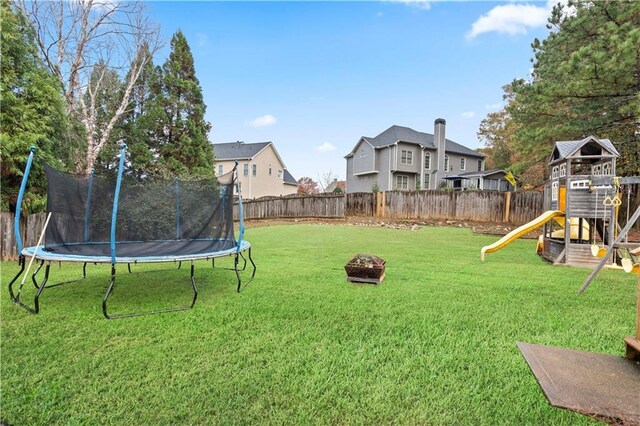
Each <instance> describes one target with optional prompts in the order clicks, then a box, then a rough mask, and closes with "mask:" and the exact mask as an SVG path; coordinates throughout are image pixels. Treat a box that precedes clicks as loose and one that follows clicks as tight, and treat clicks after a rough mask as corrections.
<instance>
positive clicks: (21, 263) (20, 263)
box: [9, 255, 25, 303]
mask: <svg viewBox="0 0 640 426" xmlns="http://www.w3.org/2000/svg"><path fill="white" fill-rule="evenodd" d="M18 266H20V270H19V271H18V273H17V274H16V276H15V277H13V279H12V280H11V282H10V283H9V296H10V297H11V300H12V301H13V302H14V303H18V298H19V296H20V293H19V292H18V297H16V295H15V294H14V293H13V284H14V283H15V282H16V281H18V278H20V276H21V275H22V273H23V272H24V268H25V261H24V256H23V255H20V256H18Z"/></svg>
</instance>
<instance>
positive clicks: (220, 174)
mask: <svg viewBox="0 0 640 426" xmlns="http://www.w3.org/2000/svg"><path fill="white" fill-rule="evenodd" d="M223 174H224V166H223V165H222V164H218V176H222V175H223Z"/></svg>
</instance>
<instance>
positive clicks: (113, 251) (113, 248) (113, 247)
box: [110, 143, 127, 265]
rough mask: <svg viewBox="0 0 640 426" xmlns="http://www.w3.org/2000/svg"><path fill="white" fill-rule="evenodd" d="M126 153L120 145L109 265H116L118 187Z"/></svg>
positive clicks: (124, 148)
mask: <svg viewBox="0 0 640 426" xmlns="http://www.w3.org/2000/svg"><path fill="white" fill-rule="evenodd" d="M126 153H127V145H126V144H124V143H123V144H122V151H120V164H119V165H118V179H117V180H116V192H115V194H114V195H113V211H112V212H111V244H110V245H111V264H112V265H115V264H116V220H117V218H118V199H119V198H120V186H121V185H122V170H123V169H124V157H125V156H126Z"/></svg>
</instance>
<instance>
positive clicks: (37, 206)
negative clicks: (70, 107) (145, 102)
mask: <svg viewBox="0 0 640 426" xmlns="http://www.w3.org/2000/svg"><path fill="white" fill-rule="evenodd" d="M0 25H1V27H0V37H1V38H0V40H1V43H2V44H1V61H0V63H1V68H0V96H1V98H0V103H1V104H2V110H1V112H0V146H1V147H2V148H1V150H0V159H1V161H2V185H1V186H2V210H10V211H15V207H16V200H17V195H18V189H19V187H20V182H21V180H22V173H23V169H24V165H25V160H26V158H27V155H28V153H29V151H28V148H29V146H31V145H35V146H37V148H38V155H39V156H40V157H41V158H44V159H46V160H47V161H49V162H54V163H57V162H56V160H55V158H54V157H53V155H52V153H54V152H55V153H59V154H60V156H59V157H58V158H61V159H62V160H64V159H65V152H67V151H68V150H69V148H70V145H69V144H68V143H67V141H66V140H65V134H66V131H67V119H66V114H65V105H64V101H63V98H62V95H61V88H60V86H59V84H58V83H57V80H56V79H55V78H53V77H52V76H51V75H50V74H49V73H48V72H47V71H46V69H45V67H44V65H43V64H42V63H41V61H40V60H39V59H38V57H37V50H36V46H35V43H34V39H33V33H32V29H31V28H30V27H29V25H28V24H27V23H26V21H25V20H24V17H23V16H22V15H21V14H20V13H18V12H17V11H16V10H14V9H13V8H12V6H11V5H10V3H9V2H8V1H5V0H3V1H1V2H0ZM66 158H68V157H66ZM58 165H60V164H58ZM29 188H30V191H29V194H28V195H27V198H26V199H25V205H24V207H23V211H24V212H25V213H28V212H33V211H38V210H41V209H42V208H44V202H45V198H44V196H43V194H44V192H45V180H44V176H43V172H42V170H41V168H39V167H38V165H37V164H35V165H34V168H33V169H32V173H31V175H30V177H29Z"/></svg>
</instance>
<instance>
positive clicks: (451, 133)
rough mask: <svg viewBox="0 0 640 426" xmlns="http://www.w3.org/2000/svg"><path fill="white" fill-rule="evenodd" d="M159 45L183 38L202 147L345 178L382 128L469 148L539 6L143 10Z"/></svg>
mask: <svg viewBox="0 0 640 426" xmlns="http://www.w3.org/2000/svg"><path fill="white" fill-rule="evenodd" d="M147 7H148V11H149V13H150V14H151V17H152V18H153V19H154V20H156V21H157V22H159V23H160V25H161V31H162V37H163V39H164V40H165V42H166V46H165V47H164V48H163V49H162V50H161V51H160V52H159V53H158V54H157V55H156V58H155V61H156V63H162V62H164V60H165V59H166V57H167V55H168V53H169V40H170V39H171V35H172V34H173V33H174V32H175V31H176V30H177V29H181V30H182V32H183V33H184V34H185V36H186V37H187V40H188V42H189V45H190V46H191V50H192V52H193V55H194V60H195V66H196V75H197V76H198V79H199V80H200V84H201V86H202V90H203V95H204V100H205V103H206V105H207V114H206V117H207V119H208V120H209V121H210V122H211V123H212V124H213V128H212V130H211V133H210V134H209V139H210V140H211V141H212V142H231V141H236V140H242V141H245V142H262V141H273V142H274V143H275V146H276V148H277V150H278V152H279V153H280V155H281V157H282V158H283V160H284V162H285V164H286V166H287V168H288V169H289V171H290V172H291V173H292V174H293V176H294V177H295V178H296V179H299V178H300V177H302V176H309V177H311V178H313V179H314V180H318V178H319V177H320V176H323V175H324V174H326V173H328V172H330V171H331V172H332V174H333V175H334V176H336V177H339V178H344V177H345V172H346V170H345V169H346V162H345V160H344V159H343V157H344V156H345V155H346V154H347V153H349V151H350V150H351V149H352V148H353V146H354V145H355V144H356V142H357V141H358V139H359V138H360V136H376V135H377V134H378V133H380V132H382V131H383V130H385V129H387V128H388V127H389V126H391V125H393V124H397V125H402V126H408V127H411V128H413V129H415V130H418V131H423V132H428V133H433V122H434V120H435V119H436V118H439V117H442V118H445V119H446V120H447V129H446V133H447V137H448V138H449V139H452V140H454V141H456V142H458V143H461V144H463V145H466V146H468V147H470V148H477V147H479V146H481V144H480V142H479V141H478V139H477V136H476V133H477V131H478V126H479V123H480V121H481V120H482V119H483V118H484V117H485V116H486V114H487V113H488V112H491V111H495V110H498V109H500V108H501V105H502V86H503V85H504V84H507V83H509V82H511V80H513V79H514V78H524V77H527V76H528V74H529V72H530V69H531V62H530V58H531V57H532V52H531V48H530V44H531V42H532V41H533V39H534V37H538V38H544V37H545V36H546V34H547V32H548V30H547V29H546V28H545V24H546V17H547V16H548V15H549V6H548V5H547V3H545V2H438V1H436V2H426V1H411V2H402V1H384V2H372V1H367V2H285V1H281V2H150V3H147Z"/></svg>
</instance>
